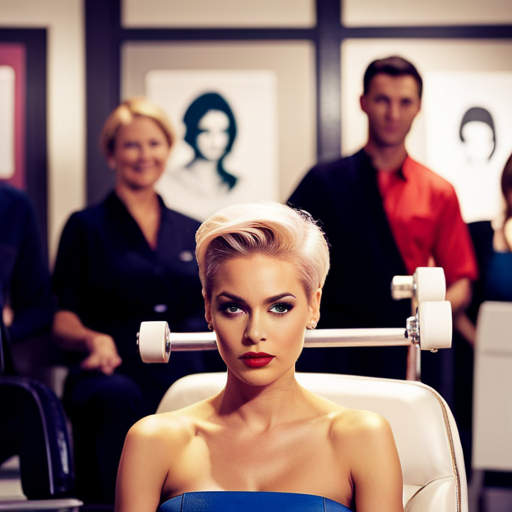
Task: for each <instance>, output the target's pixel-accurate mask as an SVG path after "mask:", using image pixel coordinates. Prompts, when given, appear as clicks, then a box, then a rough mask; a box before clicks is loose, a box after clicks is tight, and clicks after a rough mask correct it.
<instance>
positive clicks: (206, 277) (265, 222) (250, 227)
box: [196, 202, 329, 298]
mask: <svg viewBox="0 0 512 512" xmlns="http://www.w3.org/2000/svg"><path fill="white" fill-rule="evenodd" d="M255 253H258V254H264V255H268V256H273V257H277V258H282V259H286V260H289V261H291V262H292V263H293V264H294V265H296V266H297V269H298V271H299V276H300V280H301V282H302V284H303V286H304V290H305V292H306V295H307V296H308V297H310V296H311V293H312V292H314V291H315V290H317V289H318V288H322V287H323V285H324V282H325V278H326V276H327V272H328V271H329V248H328V245H327V241H326V239H325V236H324V234H323V232H322V230H321V229H320V228H319V227H318V226H317V224H316V222H315V221H314V220H313V218H312V217H311V215H310V214H309V213H307V212H305V211H302V210H294V209H293V208H290V207H289V206H285V205H282V204H279V203H270V202H262V203H246V204H240V205H235V206H229V207H227V208H224V209H223V210H220V211H219V212H217V213H215V214H214V215H212V216H211V217H210V218H209V219H207V220H205V221H204V222H203V223H202V224H201V226H200V228H199V229H198V230H197V233H196V258H197V263H198V265H199V277H200V279H201V284H202V285H203V291H204V293H205V295H206V297H208V298H211V293H212V287H213V281H214V279H215V276H216V274H217V271H218V269H219V267H220V265H221V264H222V263H223V262H225V261H226V260H228V259H231V258H238V257H249V256H251V255H252V254H255Z"/></svg>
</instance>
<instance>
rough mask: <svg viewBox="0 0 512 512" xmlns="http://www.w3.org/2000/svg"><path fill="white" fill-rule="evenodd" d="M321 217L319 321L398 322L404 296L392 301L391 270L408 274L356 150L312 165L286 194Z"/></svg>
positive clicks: (373, 179)
mask: <svg viewBox="0 0 512 512" xmlns="http://www.w3.org/2000/svg"><path fill="white" fill-rule="evenodd" d="M289 203H290V204H291V205H292V206H295V207H298V208H302V209H304V210H307V211H308V212H309V213H311V215H312V216H313V217H314V218H315V219H317V220H319V221H320V225H321V226H322V228H323V229H324V231H325V233H326V235H327V238H328V241H329V244H330V253H331V270H330V272H329V275H328V277H327V281H326V284H325V289H324V294H323V297H322V315H321V319H320V322H321V323H320V326H321V327H324V328H342V327H347V328H349V327H350V328H351V327H401V326H402V325H405V319H406V318H407V316H409V313H410V303H409V301H400V302H396V301H393V300H392V298H391V291H390V285H391V280H392V279H393V276H395V275H407V271H406V269H405V264H404V262H403V259H402V256H401V255H400V252H399V250H398V247H397V245H396V243H395V240H394V238H393V235H392V232H391V228H390V226H389V223H388V220H387V217H386V213H385V211H384V207H383V205H382V199H381V196H380V193H379V189H378V185H377V171H376V170H375V168H374V167H373V166H372V164H371V161H370V158H369V157H368V156H367V154H366V153H365V152H364V151H363V150H361V151H359V152H358V153H356V154H355V155H352V156H350V157H348V158H342V159H340V160H337V161H335V162H331V163H328V164H323V165H318V166H316V167H314V168H313V169H312V170H311V171H310V172H309V173H308V174H307V175H306V176H305V178H304V179H303V181H302V182H301V183H300V185H299V186H298V188H297V190H296V191H295V192H294V193H293V194H292V196H291V197H290V199H289Z"/></svg>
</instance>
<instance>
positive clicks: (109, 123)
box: [100, 96, 174, 158]
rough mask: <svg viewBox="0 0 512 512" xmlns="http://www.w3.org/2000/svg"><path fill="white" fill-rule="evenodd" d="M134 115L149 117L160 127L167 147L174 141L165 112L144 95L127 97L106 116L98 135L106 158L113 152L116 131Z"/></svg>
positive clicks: (129, 121)
mask: <svg viewBox="0 0 512 512" xmlns="http://www.w3.org/2000/svg"><path fill="white" fill-rule="evenodd" d="M136 116H141V117H149V118H150V119H152V120H153V121H155V123H156V124H158V126H159V127H160V128H161V129H162V131H163V132H164V135H165V138H166V139H167V143H168V144H169V147H172V145H173V143H174V130H173V129H172V126H171V123H170V122H169V119H168V118H167V116H166V115H165V112H164V111H163V110H162V109H161V108H160V107H159V106H158V105H156V104H155V103H153V102H151V101H149V100H148V99H147V98H145V97H144V96H137V97H135V98H129V99H127V100H125V101H123V102H122V103H121V105H119V106H118V107H117V108H115V109H114V110H113V111H112V112H111V114H110V115H109V116H108V118H107V120H106V121H105V124H104V125H103V129H102V130H101V135H100V148H101V150H102V152H103V154H104V155H105V157H106V158H109V157H111V156H112V155H113V153H114V148H115V143H116V137H117V132H118V131H119V128H120V127H121V126H123V125H126V124H129V123H131V122H132V121H133V118H134V117H136Z"/></svg>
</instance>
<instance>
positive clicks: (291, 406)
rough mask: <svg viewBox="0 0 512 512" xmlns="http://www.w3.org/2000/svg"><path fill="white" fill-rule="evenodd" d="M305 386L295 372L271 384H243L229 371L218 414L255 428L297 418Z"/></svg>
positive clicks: (260, 428)
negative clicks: (297, 378) (298, 380)
mask: <svg viewBox="0 0 512 512" xmlns="http://www.w3.org/2000/svg"><path fill="white" fill-rule="evenodd" d="M304 396H305V395H304V389H303V388H302V387H301V386H300V385H299V384H298V382H297V381H296V379H295V375H294V373H292V374H291V375H290V376H287V375H286V376H283V377H281V379H280V380H279V381H277V382H274V383H272V384H270V385H268V386H252V385H248V384H245V383H243V382H242V381H240V380H239V379H238V378H237V377H236V376H234V375H233V374H232V373H231V372H229V370H228V382H227V384H226V388H225V389H224V391H223V393H222V394H221V395H220V397H219V400H220V407H219V414H220V415H221V416H224V417H225V418H226V420H229V421H240V422H241V423H244V424H245V425H246V426H249V427H250V428H251V429H253V430H255V431H260V432H261V431H265V430H266V429H268V428H271V427H273V426H276V425H278V424H280V423H286V422H287V421H288V420H291V419H293V420H296V419H297V412H298V410H297V407H298V404H299V403H302V404H303V403H304Z"/></svg>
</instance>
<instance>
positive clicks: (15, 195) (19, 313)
mask: <svg viewBox="0 0 512 512" xmlns="http://www.w3.org/2000/svg"><path fill="white" fill-rule="evenodd" d="M0 289H1V290H2V293H1V296H0V304H1V305H2V317H3V320H4V324H5V325H6V327H7V333H8V335H9V338H10V341H11V343H16V342H18V341H22V340H26V339H28V338H32V337H34V336H37V335H40V334H43V333H45V332H48V331H49V330H50V328H51V324H52V319H53V313H54V309H55V308H54V303H53V301H52V293H51V284H50V274H49V272H48V266H47V263H46V258H45V257H44V254H43V248H42V244H41V236H40V233H39V229H38V226H37V220H36V216H35V212H34V208H33V206H32V204H31V202H30V199H29V198H28V196H27V195H26V194H25V193H24V192H22V191H21V190H18V189H16V188H14V187H12V186H10V185H8V184H1V185H0Z"/></svg>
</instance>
